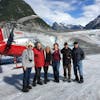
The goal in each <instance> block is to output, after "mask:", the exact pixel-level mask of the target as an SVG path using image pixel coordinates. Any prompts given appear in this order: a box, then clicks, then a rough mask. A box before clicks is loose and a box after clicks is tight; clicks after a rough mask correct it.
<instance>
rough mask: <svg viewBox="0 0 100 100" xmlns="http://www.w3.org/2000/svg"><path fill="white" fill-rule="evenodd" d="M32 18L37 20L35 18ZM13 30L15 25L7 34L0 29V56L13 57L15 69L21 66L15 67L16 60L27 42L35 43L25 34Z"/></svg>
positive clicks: (34, 40) (33, 39) (32, 38)
mask: <svg viewBox="0 0 100 100" xmlns="http://www.w3.org/2000/svg"><path fill="white" fill-rule="evenodd" d="M33 17H34V18H37V16H33ZM14 28H15V24H13V28H12V29H11V30H10V31H9V32H8V31H7V29H6V28H0V55H5V56H13V57H14V63H15V64H16V68H20V67H21V66H20V67H19V66H17V61H16V58H17V57H20V56H21V55H22V52H23V50H24V49H26V43H27V42H28V41H32V42H33V43H35V42H36V39H35V37H32V36H30V37H29V35H28V36H26V35H25V32H22V31H14ZM5 30H6V31H5Z"/></svg>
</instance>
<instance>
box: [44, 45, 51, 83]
mask: <svg viewBox="0 0 100 100" xmlns="http://www.w3.org/2000/svg"><path fill="white" fill-rule="evenodd" d="M44 55H45V64H44V83H45V84H47V82H48V81H49V79H48V68H49V65H50V64H51V60H52V55H51V50H50V47H49V46H47V47H46V48H45V50H44Z"/></svg>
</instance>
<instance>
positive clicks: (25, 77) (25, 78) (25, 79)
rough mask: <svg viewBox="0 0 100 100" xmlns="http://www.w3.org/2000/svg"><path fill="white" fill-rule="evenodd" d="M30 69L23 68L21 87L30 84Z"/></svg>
mask: <svg viewBox="0 0 100 100" xmlns="http://www.w3.org/2000/svg"><path fill="white" fill-rule="evenodd" d="M31 70H32V68H27V69H26V70H24V74H23V87H24V88H25V87H27V86H29V84H30V74H31Z"/></svg>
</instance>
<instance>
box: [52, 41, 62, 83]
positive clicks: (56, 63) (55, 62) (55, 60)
mask: <svg viewBox="0 0 100 100" xmlns="http://www.w3.org/2000/svg"><path fill="white" fill-rule="evenodd" d="M53 46H54V48H53V51H52V66H53V73H54V82H57V83H59V67H60V60H61V56H60V50H59V45H58V43H55V44H54V45H53Z"/></svg>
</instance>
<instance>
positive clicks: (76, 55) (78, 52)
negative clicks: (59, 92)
mask: <svg viewBox="0 0 100 100" xmlns="http://www.w3.org/2000/svg"><path fill="white" fill-rule="evenodd" d="M72 58H73V67H74V75H75V80H74V81H77V82H79V83H83V82H84V80H83V65H82V60H83V59H84V51H83V50H82V49H81V48H80V47H79V44H78V42H74V48H73V50H72ZM77 71H79V75H80V79H79V77H78V73H77Z"/></svg>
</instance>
